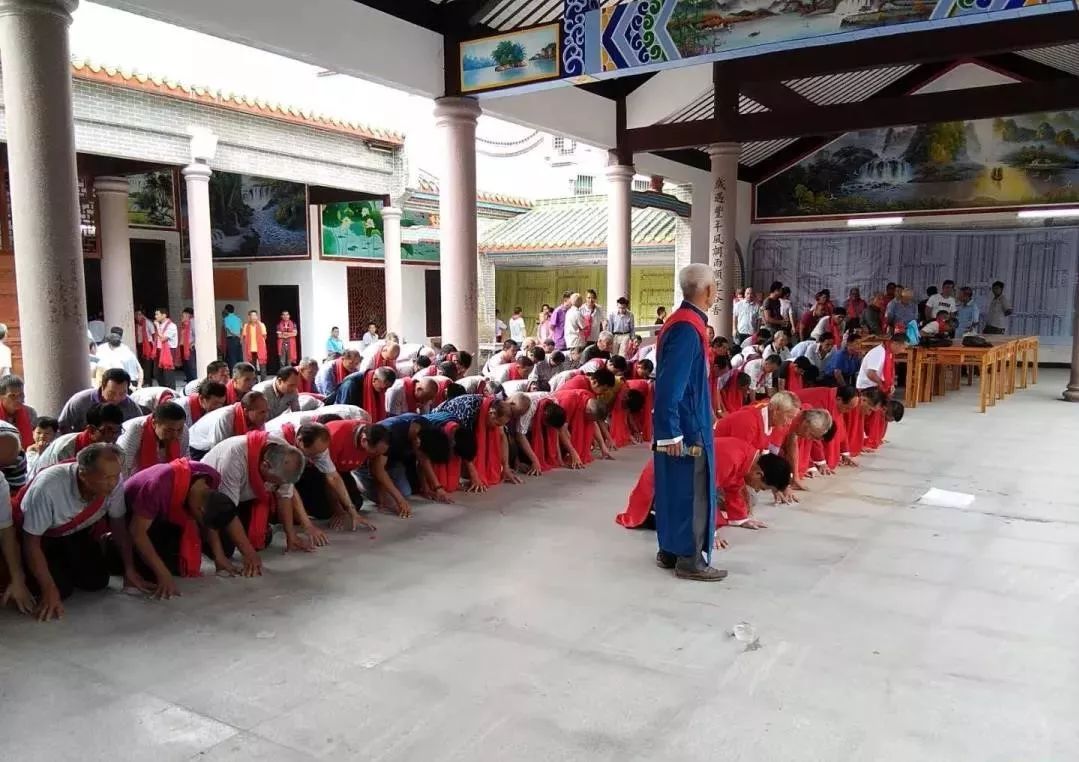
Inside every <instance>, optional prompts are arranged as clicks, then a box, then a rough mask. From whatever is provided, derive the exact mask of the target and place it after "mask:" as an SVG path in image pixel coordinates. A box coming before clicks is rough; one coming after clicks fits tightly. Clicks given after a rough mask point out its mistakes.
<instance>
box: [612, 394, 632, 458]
mask: <svg viewBox="0 0 1079 762" xmlns="http://www.w3.org/2000/svg"><path fill="white" fill-rule="evenodd" d="M610 425H611V439H612V440H614V444H615V446H616V447H625V446H626V445H628V444H629V443H630V442H632V441H633V435H632V434H631V433H630V430H629V410H627V409H626V384H625V382H623V383H622V385H621V386H620V387H619V388H618V393H617V394H615V395H614V401H613V402H612V403H611V415H610Z"/></svg>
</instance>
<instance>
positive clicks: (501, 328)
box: [495, 310, 507, 343]
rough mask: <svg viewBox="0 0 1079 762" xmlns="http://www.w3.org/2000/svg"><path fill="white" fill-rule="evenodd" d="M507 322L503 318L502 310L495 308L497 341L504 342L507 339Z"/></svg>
mask: <svg viewBox="0 0 1079 762" xmlns="http://www.w3.org/2000/svg"><path fill="white" fill-rule="evenodd" d="M506 328H507V326H506V324H505V322H503V320H502V310H495V341H496V342H497V343H502V342H503V341H505V340H506Z"/></svg>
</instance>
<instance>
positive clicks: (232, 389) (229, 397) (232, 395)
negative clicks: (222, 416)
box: [225, 379, 240, 405]
mask: <svg viewBox="0 0 1079 762" xmlns="http://www.w3.org/2000/svg"><path fill="white" fill-rule="evenodd" d="M239 401H240V395H239V393H237V391H236V382H235V381H233V380H232V379H229V382H228V383H227V384H225V403H226V404H228V405H231V404H233V403H234V402H239Z"/></svg>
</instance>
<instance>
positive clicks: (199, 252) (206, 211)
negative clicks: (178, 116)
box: [183, 161, 218, 373]
mask: <svg viewBox="0 0 1079 762" xmlns="http://www.w3.org/2000/svg"><path fill="white" fill-rule="evenodd" d="M183 175H184V181H185V182H186V184H187V231H188V236H189V239H188V249H189V251H190V252H191V297H192V305H191V306H192V308H193V309H194V310H195V321H194V322H195V360H196V361H197V362H198V364H199V372H200V373H201V372H202V368H204V367H205V366H206V363H208V362H210V361H211V360H215V359H217V354H218V353H217V338H218V337H217V303H216V300H215V297H214V258H213V245H212V243H211V236H210V177H211V176H212V175H213V172H212V171H210V167H209V166H207V165H206V164H203V163H202V162H199V161H196V162H193V163H191V164H188V165H187V166H186V167H184V169H183Z"/></svg>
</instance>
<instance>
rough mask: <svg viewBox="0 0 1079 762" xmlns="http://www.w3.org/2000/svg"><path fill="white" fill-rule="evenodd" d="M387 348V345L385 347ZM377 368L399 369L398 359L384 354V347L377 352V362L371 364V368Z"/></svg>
mask: <svg viewBox="0 0 1079 762" xmlns="http://www.w3.org/2000/svg"><path fill="white" fill-rule="evenodd" d="M383 349H385V347H383ZM375 368H393V369H394V370H396V369H397V360H390V359H389V358H386V357H383V356H382V349H380V350H378V351H377V352H375V362H374V364H373V365H372V366H371V370H374V369H375Z"/></svg>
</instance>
